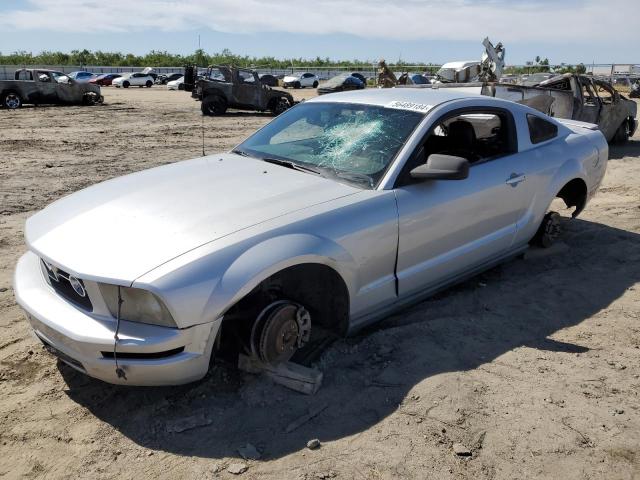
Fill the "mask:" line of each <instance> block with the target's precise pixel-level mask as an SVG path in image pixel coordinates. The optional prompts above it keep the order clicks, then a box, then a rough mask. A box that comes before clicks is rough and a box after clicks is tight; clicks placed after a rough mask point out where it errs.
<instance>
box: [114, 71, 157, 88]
mask: <svg viewBox="0 0 640 480" xmlns="http://www.w3.org/2000/svg"><path fill="white" fill-rule="evenodd" d="M154 81H155V79H154V78H153V77H152V76H151V75H150V74H148V73H142V72H137V73H123V74H122V76H121V77H118V78H116V79H115V80H113V82H111V85H113V86H114V87H118V88H120V87H122V88H129V87H147V88H151V86H152V85H153V83H154Z"/></svg>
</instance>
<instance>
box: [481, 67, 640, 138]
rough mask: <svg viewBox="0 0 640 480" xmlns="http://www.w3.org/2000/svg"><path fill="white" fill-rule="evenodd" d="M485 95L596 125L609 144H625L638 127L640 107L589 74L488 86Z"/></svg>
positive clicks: (484, 87) (484, 88)
mask: <svg viewBox="0 0 640 480" xmlns="http://www.w3.org/2000/svg"><path fill="white" fill-rule="evenodd" d="M545 75H547V74H545ZM481 93H482V94H483V95H488V96H492V97H498V98H504V99H506V100H511V101H514V102H519V103H523V104H526V105H530V106H532V107H533V106H535V108H537V109H538V110H540V111H542V112H543V113H546V114H548V115H551V116H553V117H556V118H567V119H572V120H578V121H581V122H587V123H592V124H596V125H597V126H598V128H599V129H600V130H601V131H602V133H603V134H604V136H605V138H606V139H607V141H608V142H614V143H624V142H626V141H627V140H629V137H632V136H633V134H634V132H635V131H636V128H637V127H638V119H637V118H636V116H637V114H638V104H637V103H636V102H634V101H633V100H629V99H628V98H626V97H625V96H624V95H622V94H621V93H620V92H618V91H616V90H615V89H614V88H613V86H612V85H611V84H610V83H609V82H607V81H605V80H600V79H598V78H593V77H591V76H588V75H578V74H574V73H566V74H563V75H557V76H554V77H552V78H550V79H548V80H544V81H541V82H540V83H536V84H534V85H531V86H527V85H510V84H495V85H484V86H483V87H482V90H481Z"/></svg>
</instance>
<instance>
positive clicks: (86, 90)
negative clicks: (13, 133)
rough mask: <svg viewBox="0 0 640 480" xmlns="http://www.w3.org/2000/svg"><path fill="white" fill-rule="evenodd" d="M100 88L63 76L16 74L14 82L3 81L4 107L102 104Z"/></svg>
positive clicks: (0, 93) (30, 72)
mask: <svg viewBox="0 0 640 480" xmlns="http://www.w3.org/2000/svg"><path fill="white" fill-rule="evenodd" d="M102 101H103V97H102V95H101V93H100V87H99V86H97V85H90V84H88V83H77V82H76V81H75V80H72V79H71V78H69V77H68V76H66V75H65V74H64V73H62V72H57V71H54V70H43V69H21V70H16V72H15V75H14V80H0V105H1V106H2V107H4V108H8V109H16V108H20V107H21V106H22V105H25V104H32V105H53V104H67V105H80V104H82V105H92V104H94V103H102Z"/></svg>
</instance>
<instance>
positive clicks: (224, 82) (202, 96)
mask: <svg viewBox="0 0 640 480" xmlns="http://www.w3.org/2000/svg"><path fill="white" fill-rule="evenodd" d="M191 96H192V97H193V98H195V99H196V100H200V101H201V102H202V105H201V107H200V108H201V110H202V114H203V115H222V114H224V113H225V112H226V111H227V109H228V108H237V109H239V110H252V111H258V112H266V111H270V112H272V113H273V114H274V115H279V114H281V113H282V112H284V111H285V110H286V109H287V108H289V107H292V106H293V104H294V102H293V97H292V96H291V95H290V94H289V93H287V92H285V91H283V90H278V89H275V88H271V87H269V86H267V85H264V84H263V83H262V82H261V81H260V77H259V76H258V73H257V72H256V71H254V70H247V69H242V68H235V67H228V66H222V65H218V66H211V67H209V68H208V69H207V72H206V74H205V75H204V76H203V77H202V78H199V79H198V80H197V81H196V82H195V88H194V89H193V91H192V92H191Z"/></svg>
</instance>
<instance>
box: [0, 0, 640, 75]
mask: <svg viewBox="0 0 640 480" xmlns="http://www.w3.org/2000/svg"><path fill="white" fill-rule="evenodd" d="M639 27H640V0H296V1H291V0H189V1H187V0H106V1H104V0H0V52H2V53H9V52H13V51H22V50H26V51H31V52H33V53H37V52H40V51H42V50H60V51H66V52H68V51H71V50H74V49H78V50H82V49H85V48H86V49H88V50H103V51H121V52H127V53H129V52H131V53H135V54H143V53H146V52H148V51H150V50H166V51H169V52H172V53H183V54H185V53H192V52H193V51H194V50H195V49H196V48H198V39H200V45H201V46H202V48H203V49H204V50H205V51H207V52H209V53H214V52H219V51H221V50H223V49H225V48H228V49H229V50H231V51H232V52H233V53H236V54H241V55H252V56H266V55H268V56H274V57H277V58H290V57H294V58H295V57H303V58H315V57H316V56H320V57H323V58H324V57H330V58H332V59H341V60H342V59H354V58H357V59H362V60H366V59H369V60H377V59H378V58H386V59H387V61H396V60H398V59H402V60H403V61H408V62H426V63H429V62H431V63H442V62H446V61H454V60H476V59H479V58H480V55H481V54H482V52H483V50H484V47H483V46H482V40H483V39H484V37H485V36H488V37H489V38H490V39H491V40H492V41H493V43H494V44H495V43H497V42H498V41H501V42H502V43H503V44H504V45H505V47H506V51H507V54H506V61H507V63H508V64H511V65H515V64H524V63H525V62H527V61H530V60H533V59H534V58H535V57H536V56H537V55H539V56H540V57H542V58H545V57H548V58H549V60H550V61H551V63H552V64H559V63H562V62H565V63H574V64H575V63H579V62H583V63H586V64H590V63H640V50H639V49H638V48H637V39H638V31H639V30H640V29H639Z"/></svg>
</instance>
